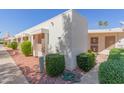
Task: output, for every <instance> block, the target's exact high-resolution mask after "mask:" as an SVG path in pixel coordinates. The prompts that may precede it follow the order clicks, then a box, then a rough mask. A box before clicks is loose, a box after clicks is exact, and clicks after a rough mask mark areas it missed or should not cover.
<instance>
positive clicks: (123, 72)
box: [98, 60, 124, 84]
mask: <svg viewBox="0 0 124 93" xmlns="http://www.w3.org/2000/svg"><path fill="white" fill-rule="evenodd" d="M98 76H99V82H100V83H102V84H122V83H124V61H118V60H113V61H112V60H111V61H107V62H104V63H102V64H101V65H100V66H99V72H98Z"/></svg>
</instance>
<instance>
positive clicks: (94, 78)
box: [79, 64, 99, 84]
mask: <svg viewBox="0 0 124 93" xmlns="http://www.w3.org/2000/svg"><path fill="white" fill-rule="evenodd" d="M98 67H99V64H97V65H96V66H95V67H94V68H93V69H92V70H90V71H89V72H88V73H86V74H84V76H83V77H82V78H81V82H80V83H79V84H98V83H99V81H98Z"/></svg>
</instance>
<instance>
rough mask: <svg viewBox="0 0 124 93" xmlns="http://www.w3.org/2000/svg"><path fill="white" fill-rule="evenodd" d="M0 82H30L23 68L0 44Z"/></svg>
mask: <svg viewBox="0 0 124 93" xmlns="http://www.w3.org/2000/svg"><path fill="white" fill-rule="evenodd" d="M0 83H2V84H28V81H27V80H26V78H25V77H24V75H23V74H22V72H21V70H20V69H19V68H18V67H17V66H16V64H15V62H14V60H13V59H12V58H11V56H10V55H9V53H8V52H7V51H6V50H5V48H4V47H3V46H2V45H0Z"/></svg>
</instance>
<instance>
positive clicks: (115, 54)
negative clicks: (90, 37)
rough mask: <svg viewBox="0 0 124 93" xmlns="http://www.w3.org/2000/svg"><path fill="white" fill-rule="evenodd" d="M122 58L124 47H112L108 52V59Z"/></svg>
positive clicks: (123, 56)
mask: <svg viewBox="0 0 124 93" xmlns="http://www.w3.org/2000/svg"><path fill="white" fill-rule="evenodd" d="M121 59H123V60H124V49H122V48H113V49H111V51H110V53H109V57H108V60H121Z"/></svg>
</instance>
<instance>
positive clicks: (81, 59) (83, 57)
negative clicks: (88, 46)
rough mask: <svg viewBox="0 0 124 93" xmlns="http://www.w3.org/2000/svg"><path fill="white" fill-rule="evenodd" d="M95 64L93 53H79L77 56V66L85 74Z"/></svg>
mask: <svg viewBox="0 0 124 93" xmlns="http://www.w3.org/2000/svg"><path fill="white" fill-rule="evenodd" d="M95 64H96V63H95V54H94V53H93V52H87V53H81V54H80V55H78V56H77V65H78V66H79V68H80V69H82V70H83V71H85V72H87V71H89V70H90V69H92V68H93V67H94V65H95Z"/></svg>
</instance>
